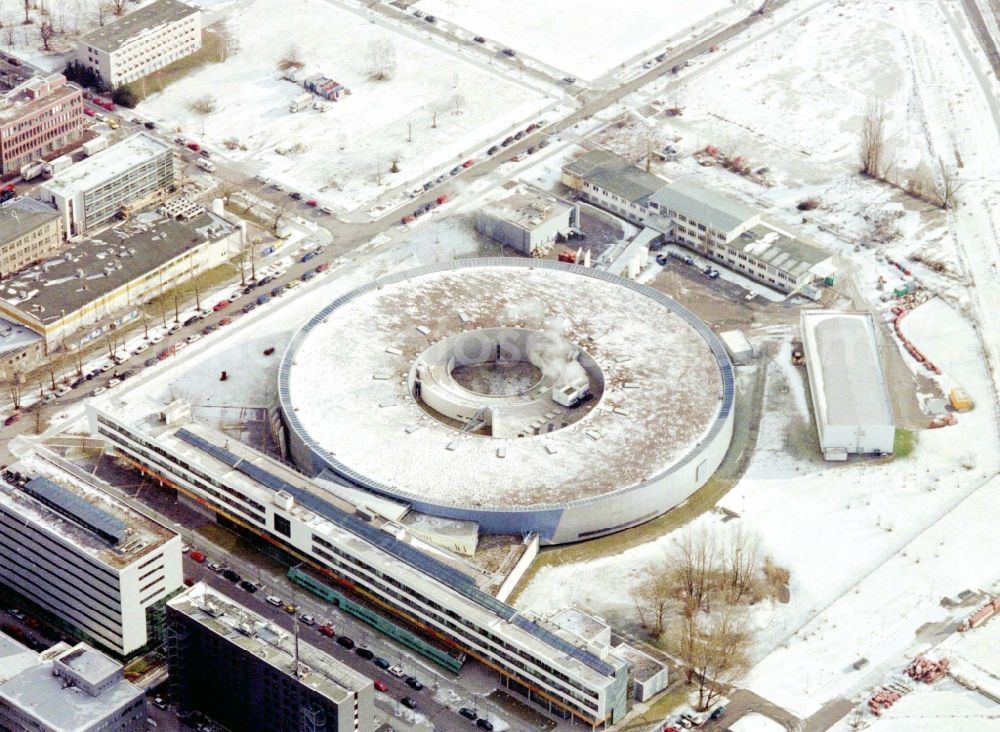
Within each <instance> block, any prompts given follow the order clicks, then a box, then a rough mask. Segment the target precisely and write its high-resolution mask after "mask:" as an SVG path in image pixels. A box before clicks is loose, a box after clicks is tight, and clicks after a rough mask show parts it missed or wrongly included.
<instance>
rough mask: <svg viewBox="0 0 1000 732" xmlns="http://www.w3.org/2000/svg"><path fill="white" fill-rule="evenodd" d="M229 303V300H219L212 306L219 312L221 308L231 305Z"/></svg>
mask: <svg viewBox="0 0 1000 732" xmlns="http://www.w3.org/2000/svg"><path fill="white" fill-rule="evenodd" d="M229 303H230V301H229V300H219V302H217V303H215V305H213V306H212V310H213V311H215V312H219V311H220V310H225V309H226V308H228V307H229Z"/></svg>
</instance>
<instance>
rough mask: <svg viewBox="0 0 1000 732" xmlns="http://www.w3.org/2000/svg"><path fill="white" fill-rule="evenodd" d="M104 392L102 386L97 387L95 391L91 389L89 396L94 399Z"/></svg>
mask: <svg viewBox="0 0 1000 732" xmlns="http://www.w3.org/2000/svg"><path fill="white" fill-rule="evenodd" d="M105 391H107V389H105V388H104V387H103V386H99V387H97V388H96V389H91V391H90V396H94V397H95V396H100V395H101V394H103V393H104V392H105Z"/></svg>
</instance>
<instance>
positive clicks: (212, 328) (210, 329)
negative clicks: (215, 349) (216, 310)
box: [201, 323, 219, 336]
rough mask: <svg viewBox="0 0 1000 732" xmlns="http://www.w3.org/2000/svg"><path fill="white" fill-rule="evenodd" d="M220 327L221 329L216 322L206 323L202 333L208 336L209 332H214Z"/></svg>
mask: <svg viewBox="0 0 1000 732" xmlns="http://www.w3.org/2000/svg"><path fill="white" fill-rule="evenodd" d="M218 329H219V326H217V325H216V324H215V323H209V324H208V325H206V326H205V327H204V328H202V329H201V334H202V335H203V336H206V335H208V334H209V333H214V332H215V331H217V330H218Z"/></svg>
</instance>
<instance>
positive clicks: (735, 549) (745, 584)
mask: <svg viewBox="0 0 1000 732" xmlns="http://www.w3.org/2000/svg"><path fill="white" fill-rule="evenodd" d="M760 569H761V546H760V535H759V534H757V533H756V532H754V531H751V530H748V529H746V528H745V527H744V526H743V525H742V524H740V525H737V526H736V528H734V529H733V530H732V531H730V532H729V536H728V537H727V539H726V542H725V546H724V548H723V572H724V580H725V587H724V590H725V592H726V594H727V600H728V601H729V603H730V604H733V605H736V604H738V603H739V602H740V601H741V600H742V599H743V598H744V597H746V596H748V595H750V594H751V593H752V591H753V587H754V583H755V582H756V580H757V577H758V576H759V574H760Z"/></svg>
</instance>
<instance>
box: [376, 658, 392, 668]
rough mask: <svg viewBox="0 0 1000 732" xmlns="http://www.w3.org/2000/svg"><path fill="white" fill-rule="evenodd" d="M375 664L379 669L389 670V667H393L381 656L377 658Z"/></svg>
mask: <svg viewBox="0 0 1000 732" xmlns="http://www.w3.org/2000/svg"><path fill="white" fill-rule="evenodd" d="M373 663H374V664H375V665H376V666H378V667H379V668H389V666H390V665H392V664H390V663H389V662H388V661H386V660H385V659H384V658H382V657H381V656H375V660H374V661H373Z"/></svg>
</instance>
